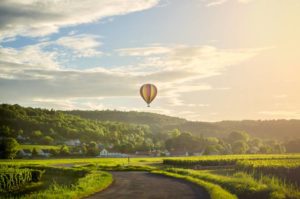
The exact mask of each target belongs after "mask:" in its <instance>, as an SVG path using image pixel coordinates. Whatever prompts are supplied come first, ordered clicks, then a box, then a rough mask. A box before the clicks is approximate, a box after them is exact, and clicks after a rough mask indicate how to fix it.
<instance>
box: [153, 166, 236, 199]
mask: <svg viewBox="0 0 300 199" xmlns="http://www.w3.org/2000/svg"><path fill="white" fill-rule="evenodd" d="M152 173H156V174H161V175H166V176H170V177H175V178H179V179H183V180H187V181H189V182H192V183H195V184H197V185H199V186H201V187H203V188H204V189H205V190H206V191H207V192H208V194H209V196H210V198H211V199H237V196H236V195H234V194H231V193H230V192H228V191H226V190H225V189H223V188H222V187H220V186H219V185H216V184H213V183H210V182H206V181H203V180H201V179H197V178H193V177H190V176H185V175H181V174H178V173H171V172H167V171H152Z"/></svg>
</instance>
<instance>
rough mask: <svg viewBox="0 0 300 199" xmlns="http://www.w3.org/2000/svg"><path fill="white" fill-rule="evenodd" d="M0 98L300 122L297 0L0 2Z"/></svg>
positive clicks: (32, 103)
mask: <svg viewBox="0 0 300 199" xmlns="http://www.w3.org/2000/svg"><path fill="white" fill-rule="evenodd" d="M144 83H154V84H155V85H156V86H157V87H158V96H157V98H156V99H155V101H154V102H153V103H152V105H151V107H150V108H147V107H146V104H145V102H144V101H143V100H142V99H141V97H140V96H139V88H140V86H141V85H142V84H144ZM0 103H18V104H20V105H23V106H33V107H45V108H54V109H92V110H93V109H97V110H102V109H118V110H137V111H151V112H156V113H161V114H168V115H173V116H179V117H184V118H187V119H191V120H203V121H219V120H241V119H276V118H286V119H290V118H295V119H300V1H299V0H185V1H183V0H169V1H168V0H164V1H159V0H85V1H81V0H22V1H20V0H2V1H1V2H0Z"/></svg>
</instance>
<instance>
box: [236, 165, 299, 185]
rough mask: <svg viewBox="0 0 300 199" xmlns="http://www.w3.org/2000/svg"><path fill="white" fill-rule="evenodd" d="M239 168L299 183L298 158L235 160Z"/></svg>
mask: <svg viewBox="0 0 300 199" xmlns="http://www.w3.org/2000/svg"><path fill="white" fill-rule="evenodd" d="M237 168H238V169H239V170H243V171H246V172H248V173H253V172H255V173H259V174H265V175H272V176H277V177H280V178H281V179H284V180H287V181H290V182H293V183H296V184H298V185H300V159H287V160H283V159H281V160H243V161H238V162H237Z"/></svg>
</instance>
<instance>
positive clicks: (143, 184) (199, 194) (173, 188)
mask: <svg viewBox="0 0 300 199" xmlns="http://www.w3.org/2000/svg"><path fill="white" fill-rule="evenodd" d="M112 174H113V177H114V182H113V184H112V185H111V186H110V187H109V188H108V189H106V190H104V191H102V192H99V193H96V194H94V195H92V196H90V197H88V199H97V198H105V199H146V198H147V199H163V198H166V199H175V198H178V199H194V198H198V199H208V198H209V196H208V194H207V193H206V192H205V191H204V190H203V189H202V188H201V187H199V186H197V185H194V184H192V183H189V182H186V181H183V180H180V179H176V178H171V177H166V176H162V175H156V174H151V173H148V172H135V171H131V172H112Z"/></svg>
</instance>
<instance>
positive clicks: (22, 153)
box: [18, 149, 32, 157]
mask: <svg viewBox="0 0 300 199" xmlns="http://www.w3.org/2000/svg"><path fill="white" fill-rule="evenodd" d="M18 154H19V156H21V157H31V156H32V153H31V151H30V150H29V149H21V150H19V152H18Z"/></svg>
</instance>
